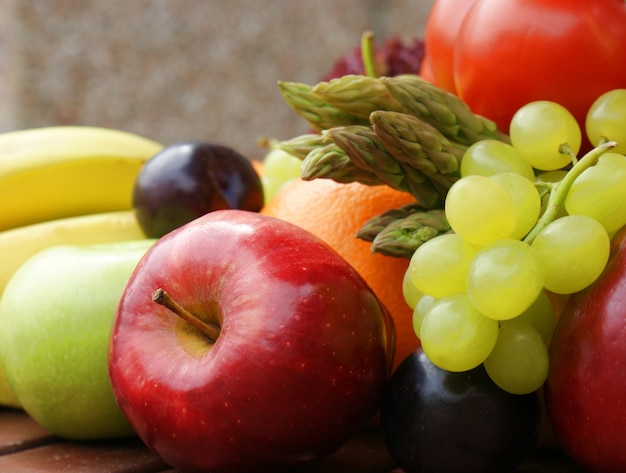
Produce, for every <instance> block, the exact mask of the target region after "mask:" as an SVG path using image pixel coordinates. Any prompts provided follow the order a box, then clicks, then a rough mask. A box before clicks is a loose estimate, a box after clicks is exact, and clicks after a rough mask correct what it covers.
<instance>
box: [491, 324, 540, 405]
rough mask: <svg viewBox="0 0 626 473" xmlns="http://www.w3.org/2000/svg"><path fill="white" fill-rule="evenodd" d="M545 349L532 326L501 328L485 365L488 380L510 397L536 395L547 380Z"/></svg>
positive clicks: (512, 325)
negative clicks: (514, 395)
mask: <svg viewBox="0 0 626 473" xmlns="http://www.w3.org/2000/svg"><path fill="white" fill-rule="evenodd" d="M549 364H550V361H549V356H548V350H547V348H546V345H545V343H544V341H543V339H542V338H541V335H539V332H537V330H535V328H534V327H533V326H531V325H530V324H528V323H526V322H514V321H511V322H509V323H507V324H503V325H502V326H501V327H500V331H499V333H498V340H497V341H496V344H495V346H494V348H493V350H492V351H491V353H490V354H489V356H488V357H487V359H486V360H485V362H484V367H485V370H486V371H487V374H488V375H489V377H490V378H491V379H492V380H493V382H494V383H496V384H497V385H498V386H500V388H502V389H503V390H505V391H507V392H510V393H513V394H528V393H532V392H534V391H537V390H538V389H539V388H541V386H542V385H543V383H544V382H545V380H546V378H547V377H548V367H549Z"/></svg>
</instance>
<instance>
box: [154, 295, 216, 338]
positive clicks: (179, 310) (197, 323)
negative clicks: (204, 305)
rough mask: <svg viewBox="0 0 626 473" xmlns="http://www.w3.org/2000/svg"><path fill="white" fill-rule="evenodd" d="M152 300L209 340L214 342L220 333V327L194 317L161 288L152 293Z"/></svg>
mask: <svg viewBox="0 0 626 473" xmlns="http://www.w3.org/2000/svg"><path fill="white" fill-rule="evenodd" d="M152 300H153V301H154V302H156V303H157V304H159V305H162V306H164V307H167V308H168V309H169V310H171V311H172V312H174V313H175V314H176V315H178V316H179V317H180V318H181V319H183V320H184V321H185V322H187V323H188V324H190V325H192V326H193V327H195V328H196V329H198V330H199V331H200V333H201V334H202V335H204V337H205V338H206V339H207V340H208V341H209V342H210V343H215V342H216V341H217V337H219V335H220V328H219V326H217V325H215V324H209V323H206V322H204V321H203V320H201V319H199V318H198V317H196V316H195V315H194V314H192V313H191V312H189V311H188V310H187V309H185V308H184V307H182V306H181V305H179V304H178V303H177V302H176V301H175V300H174V299H172V298H171V297H170V295H169V294H168V293H167V292H165V291H164V290H163V289H161V288H158V289H157V290H156V291H154V292H153V293H152Z"/></svg>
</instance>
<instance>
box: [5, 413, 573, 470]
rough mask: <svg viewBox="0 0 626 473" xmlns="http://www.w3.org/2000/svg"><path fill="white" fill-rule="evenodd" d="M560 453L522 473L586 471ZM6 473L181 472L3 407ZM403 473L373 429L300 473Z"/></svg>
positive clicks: (539, 457)
mask: <svg viewBox="0 0 626 473" xmlns="http://www.w3.org/2000/svg"><path fill="white" fill-rule="evenodd" d="M584 471H585V470H583V469H581V468H580V467H578V466H577V465H575V464H574V463H573V462H572V461H571V460H569V459H568V458H567V457H566V456H565V455H564V454H563V453H562V452H561V451H560V450H538V451H536V452H535V453H534V454H533V455H532V456H531V457H530V458H529V459H528V460H527V461H526V463H525V464H524V465H522V467H521V468H520V470H519V472H520V473H584ZM0 472H2V473H5V472H6V473H38V472H64V473H157V472H161V473H165V472H167V473H175V470H173V469H172V468H170V467H169V466H168V465H166V464H164V463H163V462H162V461H161V460H159V458H158V457H156V455H154V454H153V453H152V452H150V450H148V449H147V448H146V447H145V445H143V444H142V443H141V442H140V441H139V440H123V441H107V442H88V443H78V442H69V441H66V440H63V439H59V438H57V437H54V436H53V435H51V434H50V433H49V432H47V431H46V430H45V429H44V428H42V427H41V426H39V425H38V424H37V423H35V422H34V421H33V420H32V419H31V418H30V417H28V416H27V415H26V414H25V413H24V412H22V411H20V410H14V409H5V408H0ZM322 472H323V473H402V471H401V470H400V469H398V468H396V466H395V465H394V463H393V461H391V459H390V458H389V456H388V454H387V452H386V450H385V447H384V444H383V440H382V437H381V434H380V431H379V430H378V429H367V430H364V431H363V432H361V433H360V434H359V435H357V437H356V438H355V439H354V440H352V441H351V442H349V443H348V444H346V445H345V446H344V447H343V448H341V449H340V450H339V451H338V452H336V453H335V454H334V455H333V456H331V457H329V458H327V459H325V460H322V461H320V462H318V463H316V464H314V465H309V466H307V467H305V468H303V469H300V470H298V473H322Z"/></svg>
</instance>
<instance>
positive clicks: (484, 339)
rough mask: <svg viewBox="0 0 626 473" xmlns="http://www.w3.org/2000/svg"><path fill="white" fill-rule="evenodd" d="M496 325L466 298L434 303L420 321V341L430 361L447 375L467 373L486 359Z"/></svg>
mask: <svg viewBox="0 0 626 473" xmlns="http://www.w3.org/2000/svg"><path fill="white" fill-rule="evenodd" d="M497 337H498V322H497V321H496V320H493V319H489V318H487V317H485V316H484V315H482V314H481V313H480V312H478V311H477V310H476V309H475V308H474V306H473V305H472V303H471V302H470V301H469V299H468V297H467V294H465V293H463V292H459V293H456V294H452V295H450V296H446V297H442V298H441V299H439V300H437V301H436V302H435V303H434V304H433V306H432V307H431V308H430V310H429V311H428V312H427V313H426V315H425V316H424V318H423V319H422V323H421V327H420V335H419V339H420V341H421V344H422V349H423V350H424V353H425V354H426V356H427V357H428V358H429V359H430V361H431V362H432V363H433V364H435V365H436V366H438V367H439V368H441V369H443V370H447V371H468V370H471V369H473V368H476V367H477V366H478V365H480V364H481V363H482V362H483V361H485V358H487V356H489V353H491V350H492V349H493V346H494V345H495V343H496V339H497Z"/></svg>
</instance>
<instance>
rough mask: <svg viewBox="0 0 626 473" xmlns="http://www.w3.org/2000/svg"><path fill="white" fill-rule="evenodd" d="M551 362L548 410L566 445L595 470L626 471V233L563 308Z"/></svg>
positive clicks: (616, 239) (556, 430) (569, 451)
mask: <svg viewBox="0 0 626 473" xmlns="http://www.w3.org/2000/svg"><path fill="white" fill-rule="evenodd" d="M563 269H564V270H567V268H563ZM550 360H551V366H550V374H549V377H548V380H547V383H546V393H545V394H546V406H547V410H548V414H549V416H550V420H551V422H552V427H553V429H554V432H555V434H556V436H557V437H558V439H559V441H560V443H561V445H562V446H563V448H564V449H565V450H566V451H567V452H568V453H569V454H570V456H571V457H572V458H573V459H574V460H576V461H577V462H578V463H580V464H581V465H582V466H584V467H585V468H587V469H589V470H590V471H592V472H594V473H601V472H607V473H608V472H611V473H614V472H619V471H626V375H625V374H624V373H625V372H626V229H622V231H620V232H619V233H618V234H617V235H616V236H615V237H614V238H613V242H612V248H611V258H610V260H609V263H608V265H607V267H606V269H605V270H604V272H603V274H602V275H601V276H600V277H599V278H598V280H596V282H595V283H594V284H593V285H592V286H591V287H589V288H588V289H586V290H585V291H583V292H582V293H580V294H576V295H575V296H573V297H572V299H571V300H570V302H569V304H568V306H567V307H566V308H565V310H564V312H563V314H562V315H561V317H560V319H559V322H558V325H557V327H556V330H555V333H554V336H553V339H552V342H551V347H550Z"/></svg>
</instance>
